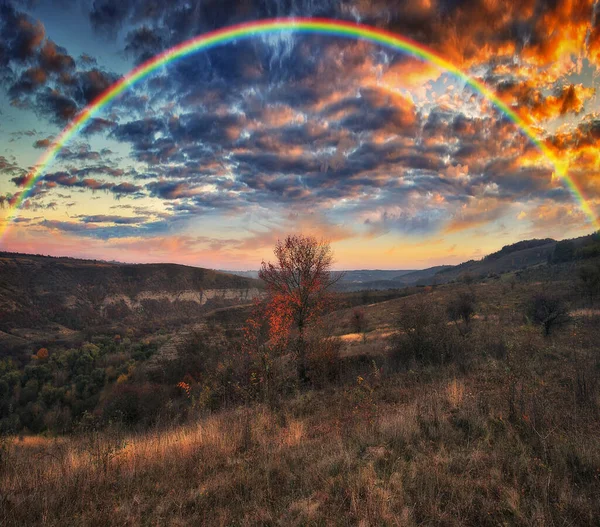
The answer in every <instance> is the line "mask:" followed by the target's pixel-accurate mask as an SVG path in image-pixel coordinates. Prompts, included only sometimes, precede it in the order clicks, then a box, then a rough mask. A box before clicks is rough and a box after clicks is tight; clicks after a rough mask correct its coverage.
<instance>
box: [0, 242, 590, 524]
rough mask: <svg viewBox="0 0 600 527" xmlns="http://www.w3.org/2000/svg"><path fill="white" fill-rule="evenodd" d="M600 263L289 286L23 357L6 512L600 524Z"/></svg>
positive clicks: (4, 487)
mask: <svg viewBox="0 0 600 527" xmlns="http://www.w3.org/2000/svg"><path fill="white" fill-rule="evenodd" d="M296 241H298V240H296ZM300 241H302V240H300ZM304 242H307V239H304ZM308 243H309V246H310V247H311V248H312V249H314V250H316V251H317V252H316V253H312V254H325V255H327V254H329V256H331V255H330V253H328V251H327V247H326V244H325V245H323V244H319V242H316V245H315V242H314V240H308ZM292 244H293V241H292ZM299 245H300V246H301V245H302V244H299ZM283 249H284V250H285V244H283ZM317 249H318V250H317ZM319 251H322V252H321V253H319ZM285 258H287V256H285V255H284V256H283V261H284V263H285V261H286V260H285ZM309 260H310V258H309ZM320 261H322V262H325V263H326V262H327V258H325V259H322V260H320ZM280 264H281V262H280V260H279V258H278V259H277V263H276V264H273V266H272V267H273V269H272V270H273V276H274V280H278V281H277V282H274V283H278V284H284V283H288V284H290V283H291V284H293V283H295V284H299V285H303V284H307V283H312V284H319V285H321V284H322V285H327V284H328V283H329V280H331V279H333V278H335V277H332V276H331V275H329V274H328V271H329V267H328V266H326V265H324V266H321V267H320V268H321V269H323V270H324V272H323V274H322V275H319V276H321V278H319V279H318V280H317V279H315V280H314V281H311V280H312V278H310V277H311V276H312V275H311V274H310V273H308V272H307V273H306V274H304V275H302V274H301V273H297V274H295V272H296V271H295V270H296V266H295V265H288V266H287V268H288V269H291V271H290V272H287V273H286V272H284V273H283V274H278V273H280V272H282V269H286V265H280ZM561 265H571V263H569V262H566V263H564V264H557V266H561ZM595 265H596V262H595V261H594V259H587V260H586V261H585V262H581V263H580V264H578V265H577V266H574V267H571V268H570V269H571V275H570V276H569V278H568V279H564V276H565V274H564V273H555V274H553V273H554V270H555V269H558V268H559V267H552V266H548V267H549V268H548V269H545V268H544V269H542V270H540V269H537V268H536V270H535V272H534V271H528V272H523V273H520V274H519V275H517V274H515V273H507V274H505V275H500V276H499V277H490V278H487V279H485V280H484V281H481V280H479V279H477V278H475V277H473V276H471V279H469V280H468V283H465V282H459V283H454V284H443V285H439V286H436V287H420V288H416V287H415V288H412V289H408V290H406V291H405V292H403V293H402V294H401V295H399V294H397V293H394V294H392V293H390V294H389V295H388V293H368V294H364V295H363V294H362V293H361V294H357V293H353V294H347V295H343V296H341V297H338V298H337V299H334V298H333V297H332V296H331V294H330V291H329V289H328V288H327V287H325V288H321V287H312V286H311V287H308V288H307V289H306V290H304V289H303V288H302V287H298V288H294V287H291V288H287V289H283V288H279V289H278V288H277V287H275V286H273V285H271V286H270V287H269V288H268V292H269V294H268V296H266V297H265V298H264V299H255V300H254V302H253V303H252V304H251V305H245V306H235V307H232V308H227V309H217V310H215V311H214V312H212V313H210V314H207V315H206V316H205V317H202V318H200V319H198V320H197V321H196V322H195V323H194V324H193V325H191V326H190V327H189V328H188V329H187V330H186V331H185V332H175V333H173V334H172V335H160V334H155V333H153V334H151V335H141V334H140V335H138V334H136V333H135V332H134V331H131V330H129V331H128V330H126V329H124V330H122V331H121V330H120V331H119V332H118V334H117V333H112V334H110V335H109V334H104V335H100V334H95V335H92V338H91V342H82V343H80V344H78V345H77V346H74V347H66V346H64V345H63V344H54V343H49V344H47V345H44V346H40V347H36V348H35V349H31V350H30V353H29V355H28V356H27V358H26V360H24V361H23V362H20V361H19V360H18V359H16V358H4V359H3V360H2V361H1V362H0V412H1V414H0V416H1V420H0V426H1V430H2V434H1V435H0V489H1V490H0V524H2V525H32V524H44V525H66V524H68V525H89V524H99V525H104V524H119V525H139V524H150V525H154V524H158V525H161V524H175V525H177V524H193V525H198V524H202V525H355V524H362V525H409V526H410V525H425V524H432V525H457V526H458V525H523V526H525V525H536V524H537V525H562V524H572V525H597V518H598V517H600V503H599V502H598V500H597V496H598V495H599V494H600V447H599V445H598V441H597V437H598V434H599V433H600V427H599V423H600V419H599V418H600V357H599V356H598V342H599V341H600V313H599V312H598V311H597V310H595V309H593V308H591V307H590V301H591V300H592V299H591V298H590V297H589V296H588V294H587V293H586V294H585V295H583V294H582V291H583V289H582V287H586V288H587V286H588V285H589V284H590V283H593V281H590V280H589V279H588V275H589V273H590V272H591V269H592V268H594V269H595V267H594V266H595ZM269 269H271V268H269ZM307 269H313V270H314V269H315V267H314V266H312V267H310V266H307ZM583 269H586V270H585V271H584V270H583ZM544 273H546V274H544ZM592 275H593V273H592ZM306 277H309V278H310V279H307V278H306ZM540 277H543V278H540ZM283 278H285V279H288V278H293V279H294V280H295V282H286V280H283ZM551 280H552V281H551ZM286 287H287V286H286ZM586 290H587V289H586ZM302 291H304V293H302ZM547 291H552V294H548V293H547ZM284 293H285V294H284ZM302 294H305V295H308V297H309V299H308V300H307V302H306V304H305V306H307V307H306V311H304V313H303V315H302V316H303V317H304V318H303V323H302V333H301V331H300V328H299V327H298V320H299V318H298V314H297V313H295V312H294V309H297V308H298V303H299V299H303V298H304V299H305V298H306V297H303V296H302ZM310 295H315V296H313V297H311V296H310ZM325 300H326V301H325ZM334 300H336V301H334ZM375 300H379V301H378V302H376V301H375ZM567 321H568V324H567V323H566V322H567ZM300 335H301V338H302V350H303V354H304V356H303V358H302V360H299V354H298V339H299V338H300ZM300 362H301V363H302V367H303V370H302V375H299V368H298V364H299V363H300Z"/></svg>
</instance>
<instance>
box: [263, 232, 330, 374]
mask: <svg viewBox="0 0 600 527" xmlns="http://www.w3.org/2000/svg"><path fill="white" fill-rule="evenodd" d="M274 254H275V258H276V263H274V264H272V263H265V262H263V263H262V266H261V269H260V271H259V273H258V276H259V278H260V279H261V280H263V282H265V284H266V286H267V294H268V296H269V298H268V300H267V302H268V307H267V312H268V313H269V318H270V319H269V323H270V325H271V330H272V332H273V330H274V329H275V328H276V329H275V331H276V332H277V333H278V335H276V338H278V339H279V340H282V339H285V340H286V341H287V340H289V338H290V336H291V330H292V326H293V329H294V330H295V332H296V334H295V339H294V340H295V342H294V348H295V354H296V362H297V370H298V378H299V380H300V381H301V382H306V381H308V376H307V366H308V365H307V362H306V332H307V330H309V329H310V326H311V325H313V324H315V323H317V322H318V318H319V317H320V316H321V315H322V314H323V312H324V311H325V310H326V309H327V307H328V303H329V302H330V293H331V289H332V286H333V285H335V283H336V282H337V281H338V280H339V279H340V275H339V274H338V275H335V276H334V275H333V273H332V272H331V266H332V264H333V254H332V252H331V247H330V246H329V244H328V243H327V242H323V241H318V240H317V239H316V238H314V237H312V236H302V235H294V236H288V237H287V238H286V239H285V240H284V241H278V242H277V245H276V246H275V249H274Z"/></svg>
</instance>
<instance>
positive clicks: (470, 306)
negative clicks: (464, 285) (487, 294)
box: [446, 291, 475, 337]
mask: <svg viewBox="0 0 600 527" xmlns="http://www.w3.org/2000/svg"><path fill="white" fill-rule="evenodd" d="M446 312H447V313H448V317H449V318H450V320H451V321H452V322H454V324H456V327H457V328H458V331H459V332H460V334H461V335H462V336H463V337H464V336H465V335H466V334H467V333H468V332H469V331H470V329H471V318H473V315H474V314H475V293H473V292H472V291H462V292H460V293H459V294H458V295H457V296H456V297H455V298H453V299H451V300H450V302H449V303H448V305H447V307H446ZM459 321H462V322H463V326H464V328H461V327H460V325H459Z"/></svg>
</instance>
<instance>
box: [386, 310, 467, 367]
mask: <svg viewBox="0 0 600 527" xmlns="http://www.w3.org/2000/svg"><path fill="white" fill-rule="evenodd" d="M398 329H399V332H398V334H397V335H396V337H395V338H394V339H393V344H392V350H391V353H390V360H391V366H392V367H393V368H397V367H404V368H406V367H410V366H411V365H412V364H414V363H416V364H443V363H446V362H448V361H451V360H454V359H457V358H459V355H460V354H461V348H460V345H459V342H458V341H457V340H456V332H455V331H453V330H452V328H451V327H449V326H448V324H447V322H446V317H445V316H444V312H443V310H442V309H441V308H440V306H439V305H438V304H436V303H435V302H433V301H431V300H430V299H423V298H421V299H419V300H418V301H416V302H413V303H411V304H409V305H406V306H404V308H403V310H402V312H401V315H400V318H399V320H398Z"/></svg>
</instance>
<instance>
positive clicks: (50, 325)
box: [0, 253, 261, 346]
mask: <svg viewBox="0 0 600 527" xmlns="http://www.w3.org/2000/svg"><path fill="white" fill-rule="evenodd" d="M260 290H261V283H260V282H259V281H257V280H252V279H249V278H243V277H239V276H233V275H228V274H225V273H220V272H217V271H211V270H208V269H201V268H196V267H188V266H183V265H175V264H120V263H107V262H101V261H93V260H79V259H72V258H52V257H47V256H37V255H25V254H11V253H0V331H2V332H4V333H5V334H8V335H10V336H11V337H10V339H12V341H13V342H14V343H17V341H18V339H21V340H23V339H24V340H31V337H32V334H34V333H35V332H36V331H39V330H40V329H42V330H45V331H46V333H48V332H54V333H55V334H56V335H63V336H64V335H66V334H68V333H69V332H72V331H78V330H82V329H86V330H88V331H89V330H90V329H92V328H94V327H98V326H103V325H104V326H106V325H108V326H110V325H112V324H115V323H117V324H121V325H122V324H127V325H140V324H142V325H144V326H147V327H151V326H165V325H171V324H178V323H181V322H188V320H189V318H190V317H192V318H193V317H196V316H198V315H200V314H202V313H204V312H206V311H208V310H211V309H215V308H218V307H223V306H227V305H235V304H240V303H248V302H250V301H251V300H252V299H253V298H255V297H256V296H257V295H259V294H260ZM27 329H31V330H32V331H27ZM4 337H5V338H4V340H3V339H2V338H1V335H0V346H1V345H2V342H4V343H6V342H8V340H10V339H9V337H8V336H6V335H5V336H4ZM15 339H16V340H15Z"/></svg>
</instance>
